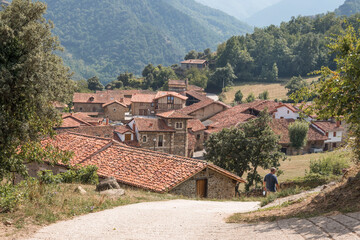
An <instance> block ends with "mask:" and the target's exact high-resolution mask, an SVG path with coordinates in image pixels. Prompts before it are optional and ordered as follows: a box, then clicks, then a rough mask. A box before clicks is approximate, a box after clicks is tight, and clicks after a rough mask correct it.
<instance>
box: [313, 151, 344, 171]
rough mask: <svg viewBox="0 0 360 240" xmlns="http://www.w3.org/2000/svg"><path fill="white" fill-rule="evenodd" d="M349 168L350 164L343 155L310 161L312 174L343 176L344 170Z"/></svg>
mask: <svg viewBox="0 0 360 240" xmlns="http://www.w3.org/2000/svg"><path fill="white" fill-rule="evenodd" d="M349 166H350V165H349V162H348V161H347V160H346V159H345V158H344V157H343V156H341V154H334V155H331V156H327V157H324V158H321V159H319V160H315V161H310V173H315V174H320V175H324V176H330V175H336V176H339V175H342V170H343V169H344V168H348V167H349Z"/></svg>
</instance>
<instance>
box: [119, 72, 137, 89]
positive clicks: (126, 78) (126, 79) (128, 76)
mask: <svg viewBox="0 0 360 240" xmlns="http://www.w3.org/2000/svg"><path fill="white" fill-rule="evenodd" d="M133 78H134V74H133V73H129V72H124V73H120V75H119V76H118V77H117V80H118V81H121V82H122V83H123V85H124V87H127V86H129V85H130V81H131V80H132V79H133Z"/></svg>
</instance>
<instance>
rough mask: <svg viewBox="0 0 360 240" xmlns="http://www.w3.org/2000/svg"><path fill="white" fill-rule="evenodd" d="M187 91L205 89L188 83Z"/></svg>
mask: <svg viewBox="0 0 360 240" xmlns="http://www.w3.org/2000/svg"><path fill="white" fill-rule="evenodd" d="M187 90H188V91H196V92H197V91H199V92H204V91H205V90H204V89H203V88H202V87H199V86H196V85H191V84H189V85H188V88H187Z"/></svg>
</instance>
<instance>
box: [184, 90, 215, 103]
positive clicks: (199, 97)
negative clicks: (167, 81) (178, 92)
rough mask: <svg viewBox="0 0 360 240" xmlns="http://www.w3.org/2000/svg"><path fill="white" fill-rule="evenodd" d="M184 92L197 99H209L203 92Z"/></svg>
mask: <svg viewBox="0 0 360 240" xmlns="http://www.w3.org/2000/svg"><path fill="white" fill-rule="evenodd" d="M185 94H186V95H188V96H191V97H193V98H196V99H197V100H199V101H203V100H208V99H210V98H208V97H207V96H206V95H205V94H200V93H198V92H196V91H186V92H185Z"/></svg>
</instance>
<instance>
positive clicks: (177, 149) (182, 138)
mask: <svg viewBox="0 0 360 240" xmlns="http://www.w3.org/2000/svg"><path fill="white" fill-rule="evenodd" d="M176 123H182V128H181V129H177V128H176ZM167 124H168V126H170V127H173V128H175V131H176V132H175V133H174V135H173V138H172V148H173V152H172V154H175V155H179V156H185V157H187V156H188V137H187V134H188V131H187V120H186V119H167Z"/></svg>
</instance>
